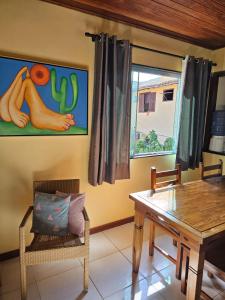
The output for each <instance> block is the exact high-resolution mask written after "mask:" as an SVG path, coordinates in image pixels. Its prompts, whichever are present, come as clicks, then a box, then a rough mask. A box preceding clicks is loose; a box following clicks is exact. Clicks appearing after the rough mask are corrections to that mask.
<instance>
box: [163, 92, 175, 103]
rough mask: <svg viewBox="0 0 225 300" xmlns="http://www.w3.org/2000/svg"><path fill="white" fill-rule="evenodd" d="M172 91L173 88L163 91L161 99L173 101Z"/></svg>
mask: <svg viewBox="0 0 225 300" xmlns="http://www.w3.org/2000/svg"><path fill="white" fill-rule="evenodd" d="M173 91H174V89H170V90H164V91H163V101H173Z"/></svg>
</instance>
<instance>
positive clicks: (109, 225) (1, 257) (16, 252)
mask: <svg viewBox="0 0 225 300" xmlns="http://www.w3.org/2000/svg"><path fill="white" fill-rule="evenodd" d="M133 221H134V217H128V218H125V219H121V220H118V221H114V222H111V223H107V224H104V225H100V226H96V227H93V228H91V229H90V233H91V234H94V233H98V232H101V231H104V230H106V229H111V228H114V227H117V226H121V225H124V224H127V223H130V222H133ZM18 256H19V249H15V250H12V251H8V252H4V253H1V254H0V261H4V260H7V259H11V258H15V257H18Z"/></svg>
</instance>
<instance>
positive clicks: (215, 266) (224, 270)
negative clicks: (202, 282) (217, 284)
mask: <svg viewBox="0 0 225 300" xmlns="http://www.w3.org/2000/svg"><path fill="white" fill-rule="evenodd" d="M224 252H225V240H224V238H223V240H222V241H219V242H218V243H217V244H216V245H215V246H214V247H213V248H211V249H209V250H208V251H207V252H206V256H205V261H204V269H205V270H206V271H207V272H208V276H209V277H210V278H213V277H214V276H216V277H218V278H220V279H221V280H223V281H224V282H225V256H224ZM181 253H182V254H181V256H182V274H181V291H182V293H184V294H186V291H187V279H188V267H189V256H190V251H189V249H188V248H187V247H185V246H184V245H182V246H181ZM201 299H204V300H212V298H211V297H210V296H209V295H207V294H206V293H205V292H203V291H201Z"/></svg>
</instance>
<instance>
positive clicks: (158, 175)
mask: <svg viewBox="0 0 225 300" xmlns="http://www.w3.org/2000/svg"><path fill="white" fill-rule="evenodd" d="M177 174H178V169H175V170H167V171H161V172H158V173H156V178H161V177H167V176H173V175H177Z"/></svg>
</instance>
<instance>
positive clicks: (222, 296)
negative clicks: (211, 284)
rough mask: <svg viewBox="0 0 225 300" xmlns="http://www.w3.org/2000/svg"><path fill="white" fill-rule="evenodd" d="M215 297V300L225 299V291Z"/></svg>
mask: <svg viewBox="0 0 225 300" xmlns="http://www.w3.org/2000/svg"><path fill="white" fill-rule="evenodd" d="M214 299H215V300H225V292H224V293H220V294H218V295H217V296H216V297H215V298H214Z"/></svg>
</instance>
